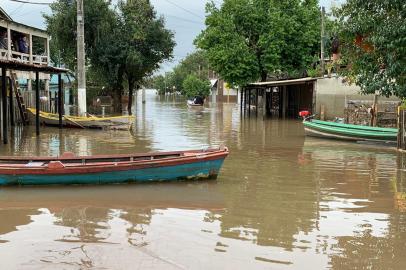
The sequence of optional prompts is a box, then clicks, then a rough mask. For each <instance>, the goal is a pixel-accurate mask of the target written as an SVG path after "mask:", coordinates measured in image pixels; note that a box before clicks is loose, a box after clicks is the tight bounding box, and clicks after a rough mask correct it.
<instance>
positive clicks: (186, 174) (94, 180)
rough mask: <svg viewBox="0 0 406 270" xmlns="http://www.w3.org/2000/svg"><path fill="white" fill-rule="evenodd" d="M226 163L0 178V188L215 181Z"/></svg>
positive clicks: (4, 176)
mask: <svg viewBox="0 0 406 270" xmlns="http://www.w3.org/2000/svg"><path fill="white" fill-rule="evenodd" d="M223 161H224V159H221V160H212V161H205V162H196V163H190V164H183V165H175V166H164V167H159V168H146V169H135V170H126V171H115V172H101V173H87V174H66V175H52V174H51V175H32V174H31V175H30V174H25V175H15V176H10V175H1V176H0V185H2V186H9V185H72V184H82V185H89V184H90V185H91V184H123V183H137V182H140V183H142V182H153V181H174V180H198V179H216V178H217V175H218V173H219V171H220V168H221V166H222V164H223Z"/></svg>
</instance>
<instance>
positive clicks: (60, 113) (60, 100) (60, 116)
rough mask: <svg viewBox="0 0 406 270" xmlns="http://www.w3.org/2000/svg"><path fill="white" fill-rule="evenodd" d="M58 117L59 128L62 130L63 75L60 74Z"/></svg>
mask: <svg viewBox="0 0 406 270" xmlns="http://www.w3.org/2000/svg"><path fill="white" fill-rule="evenodd" d="M58 116H59V128H60V129H61V128H62V74H58Z"/></svg>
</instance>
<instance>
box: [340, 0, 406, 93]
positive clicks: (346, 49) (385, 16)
mask: <svg viewBox="0 0 406 270" xmlns="http://www.w3.org/2000/svg"><path fill="white" fill-rule="evenodd" d="M405 3H406V2H405V1H404V0H370V1H363V0H348V1H347V2H346V3H345V4H343V5H342V6H341V7H340V8H338V9H337V10H335V16H336V17H337V24H338V25H337V26H338V27H337V29H340V33H339V34H340V39H341V54H342V61H343V63H345V64H347V65H348V69H347V70H345V71H343V72H342V73H343V75H346V76H347V77H348V78H349V79H350V81H353V82H355V84H357V85H358V86H360V87H361V91H362V92H363V93H365V94H372V93H375V92H376V91H379V92H380V94H381V95H383V96H387V97H388V96H390V95H395V96H398V97H400V98H406V39H405V36H406V4H405Z"/></svg>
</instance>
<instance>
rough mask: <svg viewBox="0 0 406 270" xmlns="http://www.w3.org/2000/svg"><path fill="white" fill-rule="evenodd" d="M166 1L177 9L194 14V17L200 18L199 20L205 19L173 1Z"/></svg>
mask: <svg viewBox="0 0 406 270" xmlns="http://www.w3.org/2000/svg"><path fill="white" fill-rule="evenodd" d="M165 1H166V2H168V3H169V4H172V5H174V6H175V7H177V8H180V9H182V10H183V11H186V12H187V13H189V14H192V15H193V16H196V17H198V18H199V19H204V18H203V17H202V16H200V15H199V14H197V13H194V12H193V11H190V10H188V9H186V8H184V7H182V6H179V5H178V4H176V3H174V2H172V1H169V0H165Z"/></svg>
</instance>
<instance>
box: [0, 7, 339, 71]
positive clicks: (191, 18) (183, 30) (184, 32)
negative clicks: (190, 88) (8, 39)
mask: <svg viewBox="0 0 406 270" xmlns="http://www.w3.org/2000/svg"><path fill="white" fill-rule="evenodd" d="M26 1H31V2H41V3H52V2H54V0H26ZM342 1H343V0H336V1H334V0H321V1H320V3H321V4H322V5H324V6H327V7H330V6H331V5H332V4H334V2H342ZM207 2H208V1H207V0H151V3H152V5H153V6H154V7H155V9H156V10H157V12H158V14H161V15H163V16H165V20H166V27H167V28H168V29H171V30H172V31H174V32H175V39H176V43H177V45H176V47H175V50H174V59H173V61H172V62H171V63H165V64H164V65H163V70H164V71H168V70H170V69H171V68H172V67H173V66H174V65H175V64H176V63H177V62H178V61H179V60H181V59H182V58H184V57H185V56H186V55H187V54H188V53H190V52H193V51H194V50H195V47H194V46H193V40H194V38H195V37H196V36H197V35H198V34H199V33H200V32H201V31H202V30H203V29H204V16H205V10H204V7H205V5H206V3H207ZM214 2H216V3H219V4H220V3H221V2H222V0H215V1H214ZM85 4H86V0H85ZM0 5H1V7H2V8H3V9H4V10H5V11H6V12H7V13H8V14H9V15H10V16H11V17H12V18H13V20H15V21H17V22H21V23H24V24H28V25H31V26H35V27H38V28H45V26H44V19H43V18H42V16H41V14H42V13H49V12H50V8H49V7H48V6H47V5H32V4H24V3H17V2H13V1H12V0H0Z"/></svg>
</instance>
